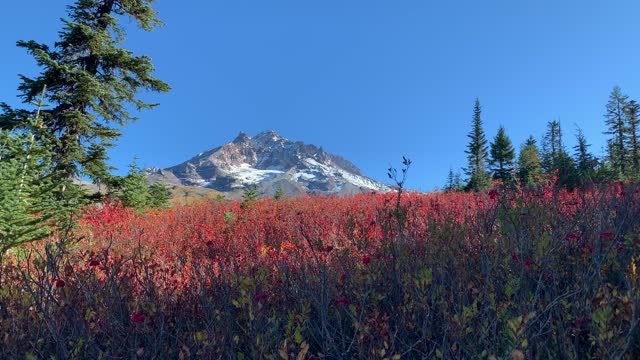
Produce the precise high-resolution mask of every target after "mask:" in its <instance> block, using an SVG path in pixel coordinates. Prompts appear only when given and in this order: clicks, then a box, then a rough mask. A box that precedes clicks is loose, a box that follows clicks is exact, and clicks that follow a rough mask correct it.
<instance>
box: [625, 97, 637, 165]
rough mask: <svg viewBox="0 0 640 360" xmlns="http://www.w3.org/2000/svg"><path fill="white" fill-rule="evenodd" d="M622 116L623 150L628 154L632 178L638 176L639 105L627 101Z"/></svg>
mask: <svg viewBox="0 0 640 360" xmlns="http://www.w3.org/2000/svg"><path fill="white" fill-rule="evenodd" d="M624 114H625V118H626V120H627V124H626V127H625V130H626V131H625V132H626V134H625V148H626V149H627V152H628V153H629V163H630V167H631V170H632V171H631V172H632V173H633V176H635V177H638V176H640V141H639V139H638V135H639V134H638V132H639V131H640V104H638V103H637V102H636V101H635V100H631V101H629V102H628V103H627V104H626V106H625V107H624Z"/></svg>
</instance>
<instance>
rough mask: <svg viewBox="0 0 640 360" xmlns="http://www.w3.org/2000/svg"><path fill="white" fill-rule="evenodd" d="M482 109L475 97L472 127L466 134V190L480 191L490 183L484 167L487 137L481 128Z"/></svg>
mask: <svg viewBox="0 0 640 360" xmlns="http://www.w3.org/2000/svg"><path fill="white" fill-rule="evenodd" d="M481 115H482V109H481V107H480V100H478V99H477V98H476V102H475V105H474V107H473V123H472V129H471V131H470V132H469V134H468V135H467V137H468V138H469V144H468V145H467V150H465V153H466V154H467V160H468V166H467V168H466V169H465V173H466V174H467V176H469V181H468V183H467V190H470V191H476V192H477V191H482V190H483V189H486V188H487V187H488V186H489V185H490V177H489V173H488V172H487V169H486V166H487V164H486V162H487V160H488V159H487V139H486V137H485V135H484V130H483V129H482V117H481Z"/></svg>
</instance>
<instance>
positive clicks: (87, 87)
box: [0, 0, 169, 196]
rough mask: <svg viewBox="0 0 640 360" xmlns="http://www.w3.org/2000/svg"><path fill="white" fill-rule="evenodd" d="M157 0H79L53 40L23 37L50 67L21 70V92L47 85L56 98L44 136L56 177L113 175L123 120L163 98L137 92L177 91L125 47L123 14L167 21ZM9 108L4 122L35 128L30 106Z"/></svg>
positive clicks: (0, 119) (146, 22) (30, 93)
mask: <svg viewBox="0 0 640 360" xmlns="http://www.w3.org/2000/svg"><path fill="white" fill-rule="evenodd" d="M153 1H154V0H77V1H76V2H75V4H74V5H72V6H69V8H68V17H69V19H68V20H63V22H64V24H63V28H62V30H61V31H60V32H59V40H58V41H57V42H56V43H55V44H54V46H53V47H49V46H47V45H45V44H41V43H37V42H35V41H19V42H18V43H17V44H18V46H19V47H22V48H25V49H26V50H27V51H28V52H29V53H30V54H31V55H32V56H33V57H34V58H35V60H36V62H37V64H38V65H39V66H40V67H42V71H41V73H40V74H39V75H38V76H37V77H35V78H29V77H26V76H21V79H22V83H21V85H20V86H19V88H18V89H19V91H20V92H21V95H20V96H21V97H22V99H23V100H24V101H25V102H32V101H33V100H34V99H36V98H37V96H38V94H39V92H40V90H41V89H42V88H43V87H44V86H46V87H47V89H48V91H47V92H46V98H47V100H48V101H49V102H50V103H52V105H53V107H52V108H51V109H49V110H46V111H43V114H42V120H43V125H44V129H46V130H47V132H46V133H44V132H40V133H39V134H38V138H39V140H41V139H42V138H44V137H47V138H48V139H49V141H52V146H53V154H54V157H53V159H52V166H53V169H54V171H53V173H52V175H53V177H54V180H55V181H59V182H62V181H67V180H68V179H70V178H73V177H75V176H78V175H88V176H90V177H91V178H92V179H94V180H95V181H96V182H104V181H109V180H110V179H111V178H110V176H109V170H110V168H109V167H108V166H107V165H106V163H105V160H106V159H107V155H106V150H107V148H108V147H110V146H111V145H112V144H113V142H114V141H115V140H116V139H117V138H118V137H119V136H120V131H119V129H118V126H122V125H125V124H126V123H128V122H130V121H133V120H135V118H134V117H133V116H132V115H131V114H130V113H129V112H128V111H127V109H128V108H129V107H130V106H131V105H132V106H133V107H134V108H136V109H138V110H140V109H146V108H152V107H154V106H155V105H156V104H149V103H146V102H144V101H142V100H139V99H137V97H136V96H137V94H138V93H139V92H141V91H160V92H164V91H168V90H169V86H168V85H167V84H165V83H164V82H162V81H160V80H158V79H156V78H155V77H153V76H152V75H151V73H152V72H153V70H154V69H153V65H152V64H151V59H150V58H149V57H147V56H134V55H133V54H132V53H131V52H130V51H128V50H126V49H123V48H121V47H120V45H121V44H122V43H123V42H124V40H125V37H124V34H125V32H124V28H123V27H122V26H121V25H119V23H118V22H119V19H127V18H129V19H132V20H135V22H137V24H138V26H139V27H140V28H142V29H144V30H147V31H150V30H153V29H154V28H155V27H157V26H159V25H161V22H160V21H159V20H158V18H157V17H156V12H155V11H154V10H153V8H152V7H151V4H152V3H153ZM2 109H3V113H2V114H1V115H0V128H3V129H25V128H27V127H28V123H29V122H28V112H26V111H25V110H21V109H12V108H10V107H9V106H8V105H6V104H2ZM114 125H115V126H114ZM67 185H68V186H70V185H69V184H67ZM65 189H66V187H65V188H63V190H62V191H64V190H65ZM65 196H67V195H65Z"/></svg>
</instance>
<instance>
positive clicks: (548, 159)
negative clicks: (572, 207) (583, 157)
mask: <svg viewBox="0 0 640 360" xmlns="http://www.w3.org/2000/svg"><path fill="white" fill-rule="evenodd" d="M542 140H543V141H542V168H543V170H544V172H545V173H546V174H548V175H554V176H557V177H558V179H557V184H558V185H561V186H572V185H573V183H574V182H575V179H574V176H575V167H574V163H573V159H571V156H569V154H568V153H567V151H566V150H565V148H564V143H563V142H562V128H561V127H560V122H559V121H557V120H554V121H549V122H548V123H547V132H546V133H545V135H544V137H543V139H542Z"/></svg>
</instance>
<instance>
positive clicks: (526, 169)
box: [518, 136, 542, 186]
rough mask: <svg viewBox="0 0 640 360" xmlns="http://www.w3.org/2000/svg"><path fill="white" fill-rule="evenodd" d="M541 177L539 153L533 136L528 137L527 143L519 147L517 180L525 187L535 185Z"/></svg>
mask: <svg viewBox="0 0 640 360" xmlns="http://www.w3.org/2000/svg"><path fill="white" fill-rule="evenodd" d="M540 175H542V165H541V163H540V151H539V150H538V146H537V145H536V140H535V139H534V138H533V136H529V138H528V139H527V141H526V142H525V143H524V144H523V145H522V146H521V147H520V153H519V154H518V178H519V179H520V183H521V184H522V185H525V186H530V185H533V184H535V183H536V182H537V181H538V179H539V177H540Z"/></svg>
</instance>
